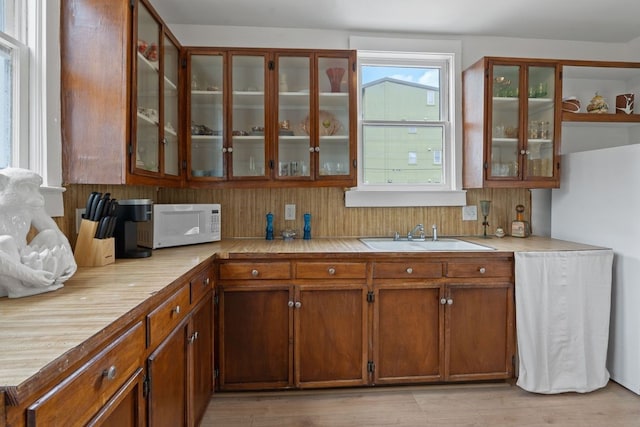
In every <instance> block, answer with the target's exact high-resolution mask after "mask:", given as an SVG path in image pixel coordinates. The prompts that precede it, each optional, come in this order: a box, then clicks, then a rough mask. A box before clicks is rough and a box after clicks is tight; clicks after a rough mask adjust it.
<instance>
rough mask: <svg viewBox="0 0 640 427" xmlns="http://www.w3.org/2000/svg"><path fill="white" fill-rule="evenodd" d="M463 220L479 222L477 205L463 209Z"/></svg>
mask: <svg viewBox="0 0 640 427" xmlns="http://www.w3.org/2000/svg"><path fill="white" fill-rule="evenodd" d="M462 220H463V221H477V220H478V207H477V206H476V205H469V206H463V207H462Z"/></svg>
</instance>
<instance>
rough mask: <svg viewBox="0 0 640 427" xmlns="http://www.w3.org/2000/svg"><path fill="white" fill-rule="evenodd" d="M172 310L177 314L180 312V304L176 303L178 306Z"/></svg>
mask: <svg viewBox="0 0 640 427" xmlns="http://www.w3.org/2000/svg"><path fill="white" fill-rule="evenodd" d="M171 312H172V313H175V314H180V306H179V305H176V307H175V308H174V309H173V310H171Z"/></svg>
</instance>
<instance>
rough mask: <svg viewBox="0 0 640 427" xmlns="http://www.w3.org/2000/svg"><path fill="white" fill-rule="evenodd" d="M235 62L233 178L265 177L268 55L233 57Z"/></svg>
mask: <svg viewBox="0 0 640 427" xmlns="http://www.w3.org/2000/svg"><path fill="white" fill-rule="evenodd" d="M230 61H231V90H232V100H231V126H232V127H231V141H232V143H231V146H230V147H229V151H230V153H231V171H230V176H231V177H232V178H239V177H265V176H266V171H267V167H266V166H267V165H266V157H265V153H266V145H265V135H267V134H268V132H270V131H271V127H270V126H269V123H268V121H267V117H266V108H265V102H266V99H267V97H266V96H265V95H266V93H267V90H268V87H267V84H266V82H267V80H266V78H265V72H266V66H265V64H266V54H264V55H260V54H256V55H244V54H235V55H234V54H232V56H231V57H230Z"/></svg>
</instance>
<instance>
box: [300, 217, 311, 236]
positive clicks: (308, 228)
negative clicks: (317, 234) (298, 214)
mask: <svg viewBox="0 0 640 427" xmlns="http://www.w3.org/2000/svg"><path fill="white" fill-rule="evenodd" d="M303 218H304V234H303V235H302V239H303V240H311V214H310V213H306V214H304V216H303Z"/></svg>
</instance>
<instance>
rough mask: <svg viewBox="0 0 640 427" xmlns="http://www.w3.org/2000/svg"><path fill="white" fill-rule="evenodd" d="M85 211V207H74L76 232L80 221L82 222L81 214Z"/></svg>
mask: <svg viewBox="0 0 640 427" xmlns="http://www.w3.org/2000/svg"><path fill="white" fill-rule="evenodd" d="M85 211H86V209H85V208H76V234H78V232H79V231H80V223H81V222H82V214H84V212H85Z"/></svg>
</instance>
